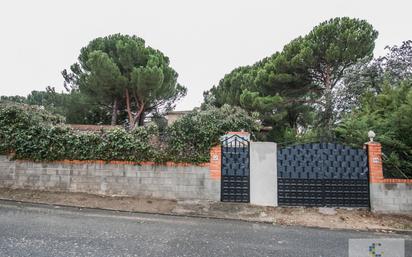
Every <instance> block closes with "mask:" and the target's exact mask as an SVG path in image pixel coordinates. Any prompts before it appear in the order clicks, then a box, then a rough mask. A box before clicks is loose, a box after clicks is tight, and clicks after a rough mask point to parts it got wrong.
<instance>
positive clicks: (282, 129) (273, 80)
mask: <svg viewBox="0 0 412 257" xmlns="http://www.w3.org/2000/svg"><path fill="white" fill-rule="evenodd" d="M377 34H378V33H377V32H376V31H375V30H374V29H373V27H372V26H371V25H370V24H369V23H368V22H366V21H364V20H359V19H351V18H348V17H343V18H334V19H330V20H328V21H325V22H323V23H321V24H319V25H318V26H316V27H314V28H313V29H312V31H310V32H309V34H307V35H305V36H302V37H298V38H296V39H294V40H292V41H291V42H290V43H288V44H287V45H285V47H284V48H283V50H282V51H281V52H277V53H275V54H273V55H272V56H270V57H267V58H264V59H263V60H261V61H259V62H257V63H255V64H254V65H252V66H245V67H239V68H237V69H235V70H233V71H232V72H231V73H230V74H227V75H226V76H225V77H224V78H223V79H222V80H221V81H220V82H219V85H218V86H214V87H213V88H212V89H211V90H210V91H208V92H205V102H206V103H210V104H214V105H215V106H221V105H222V104H224V103H229V104H232V105H236V106H242V107H243V108H245V109H246V110H248V111H256V112H259V113H260V119H261V120H262V121H263V124H264V125H266V126H272V127H273V128H274V131H272V132H271V135H270V137H271V138H269V140H274V141H277V142H282V141H284V140H288V139H290V138H291V137H295V138H296V139H298V138H299V137H300V136H301V134H302V133H305V132H306V131H309V130H313V129H315V128H319V131H323V132H324V133H322V134H330V132H331V131H332V130H331V129H332V128H333V127H334V126H335V122H336V121H337V117H338V116H337V115H336V114H335V110H336V106H337V105H338V102H339V100H340V99H341V96H340V95H338V94H337V92H336V90H335V86H336V85H338V84H340V82H341V81H342V77H343V74H344V72H345V71H346V70H347V69H348V68H350V67H352V66H353V65H355V64H356V63H357V62H358V61H359V60H361V59H363V58H370V57H371V55H372V51H373V48H374V46H375V43H374V42H375V39H376V37H377ZM314 114H316V115H314ZM293 134H294V136H292V135H293Z"/></svg>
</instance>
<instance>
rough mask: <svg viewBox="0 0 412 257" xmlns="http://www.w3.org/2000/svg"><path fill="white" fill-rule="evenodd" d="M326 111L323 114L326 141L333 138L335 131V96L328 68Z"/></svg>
mask: <svg viewBox="0 0 412 257" xmlns="http://www.w3.org/2000/svg"><path fill="white" fill-rule="evenodd" d="M324 83H325V111H324V113H323V117H322V120H323V122H322V123H323V124H322V127H323V128H322V129H323V130H324V132H323V134H324V136H325V137H326V139H330V137H331V136H332V129H333V95H332V78H331V70H330V67H329V66H327V67H326V72H325V79H324Z"/></svg>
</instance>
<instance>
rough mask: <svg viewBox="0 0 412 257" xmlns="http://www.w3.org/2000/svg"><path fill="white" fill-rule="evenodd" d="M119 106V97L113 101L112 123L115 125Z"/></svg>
mask: <svg viewBox="0 0 412 257" xmlns="http://www.w3.org/2000/svg"><path fill="white" fill-rule="evenodd" d="M118 108H119V102H118V100H117V98H115V99H114V101H113V109H112V122H111V125H112V126H115V125H116V124H117V109H118Z"/></svg>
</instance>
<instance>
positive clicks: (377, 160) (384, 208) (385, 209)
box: [366, 142, 412, 214]
mask: <svg viewBox="0 0 412 257" xmlns="http://www.w3.org/2000/svg"><path fill="white" fill-rule="evenodd" d="M366 146H367V148H368V162H369V182H370V185H369V189H370V204H371V210H372V211H373V212H382V213H400V214H404V213H405V214H412V179H389V178H385V177H384V176H383V166H382V147H381V144H379V143H376V142H369V143H367V144H366Z"/></svg>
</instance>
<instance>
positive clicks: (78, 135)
mask: <svg viewBox="0 0 412 257" xmlns="http://www.w3.org/2000/svg"><path fill="white" fill-rule="evenodd" d="M62 121H63V120H62V118H61V117H60V116H56V115H52V114H50V113H49V112H47V111H45V110H44V109H42V108H40V107H37V106H29V105H21V104H16V103H1V110H0V153H3V154H4V153H12V154H14V156H15V158H16V159H27V160H34V161H53V160H65V159H69V160H107V161H109V160H124V161H136V162H140V161H154V162H165V161H175V162H191V163H199V162H207V161H208V160H209V149H210V147H211V146H213V145H215V144H216V143H218V142H219V137H220V136H222V135H223V134H225V133H226V132H227V131H238V130H241V129H244V130H245V131H251V132H253V131H256V129H257V128H258V124H257V123H256V120H255V118H253V117H251V116H249V115H248V114H247V113H246V112H245V111H244V110H242V109H240V108H238V107H229V106H227V105H225V106H223V107H222V108H220V109H218V108H216V107H210V108H209V109H207V110H195V111H194V112H193V113H190V114H188V115H186V116H184V117H183V118H182V119H180V120H178V121H176V122H175V123H174V124H173V125H172V126H171V127H166V128H163V130H164V131H163V133H162V134H159V131H158V128H157V127H156V126H142V127H137V128H135V129H133V130H131V131H126V130H125V129H122V128H116V129H111V130H103V131H101V132H98V133H96V132H95V133H92V132H76V131H74V130H72V129H70V128H69V127H66V126H64V124H63V123H62Z"/></svg>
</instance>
